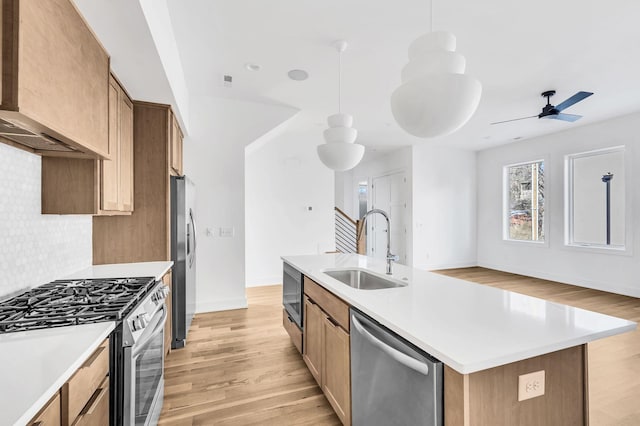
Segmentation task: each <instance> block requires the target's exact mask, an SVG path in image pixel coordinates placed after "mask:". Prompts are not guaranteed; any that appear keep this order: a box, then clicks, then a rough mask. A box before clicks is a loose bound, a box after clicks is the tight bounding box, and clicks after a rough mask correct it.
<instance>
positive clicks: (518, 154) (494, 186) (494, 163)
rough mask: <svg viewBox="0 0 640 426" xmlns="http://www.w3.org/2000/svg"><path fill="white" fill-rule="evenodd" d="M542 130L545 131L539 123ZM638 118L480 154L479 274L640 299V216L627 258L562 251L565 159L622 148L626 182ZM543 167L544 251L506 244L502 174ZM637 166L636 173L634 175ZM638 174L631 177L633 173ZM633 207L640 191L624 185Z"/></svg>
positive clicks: (637, 156) (634, 162) (635, 161)
mask: <svg viewBox="0 0 640 426" xmlns="http://www.w3.org/2000/svg"><path fill="white" fill-rule="evenodd" d="M540 124H541V125H543V124H544V123H540ZM639 134H640V114H632V115H628V116H624V117H620V118H616V119H613V120H608V121H604V122H601V123H596V124H591V125H588V126H583V127H577V128H571V127H570V125H568V130H567V131H565V132H562V133H557V134H554V135H549V136H544V137H539V138H535V139H529V140H525V141H522V142H518V143H514V144H509V145H505V146H501V147H497V148H493V149H489V150H485V151H481V152H479V153H478V263H479V265H480V266H485V267H488V268H494V269H499V270H503V271H508V272H513V273H518V274H523V275H529V276H533V277H539V278H546V279H551V280H555V281H560V282H566V283H570V284H576V285H580V286H584V287H591V288H596V289H602V290H606V291H612V292H616V293H622V294H627V295H631V296H635V297H638V296H640V282H639V281H638V273H639V272H640V215H639V214H638V212H637V211H636V210H634V211H633V213H632V215H631V217H632V220H631V222H630V223H629V225H630V228H631V229H629V231H630V232H629V236H631V235H632V236H633V241H632V242H631V244H630V247H629V249H630V251H631V253H627V255H621V254H612V253H606V254H603V253H602V252H598V251H596V250H589V249H581V248H568V247H565V246H564V190H563V185H564V156H565V155H568V154H573V153H578V152H585V151H590V150H595V149H600V148H605V147H611V146H617V145H625V146H626V152H625V156H626V160H627V167H626V168H625V169H626V173H627V177H626V181H627V182H628V183H631V182H638V177H637V176H636V175H634V173H637V171H638V165H639V164H640V150H638V148H637V145H638V142H639ZM539 158H544V159H545V162H546V164H545V169H546V176H545V186H546V188H545V191H546V194H545V202H546V213H547V215H546V220H547V221H548V224H549V228H548V229H549V231H548V235H547V244H545V245H533V244H530V243H522V242H508V241H503V240H502V213H503V212H502V167H503V166H504V165H507V164H510V163H516V162H520V161H527V160H531V159H534V160H535V159H539ZM631 166H632V167H631ZM632 168H633V170H632ZM627 187H628V188H627V194H628V196H629V198H628V202H630V203H631V204H632V206H633V207H632V208H633V209H638V208H639V206H640V185H637V184H636V185H633V184H630V185H627Z"/></svg>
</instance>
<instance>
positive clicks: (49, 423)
mask: <svg viewBox="0 0 640 426" xmlns="http://www.w3.org/2000/svg"><path fill="white" fill-rule="evenodd" d="M60 422H61V419H60V392H56V394H55V396H54V397H53V398H51V400H50V401H49V402H48V403H47V405H46V406H45V407H44V408H43V409H42V410H41V411H40V413H38V415H37V416H36V417H35V418H34V419H33V420H32V421H30V422H29V426H60Z"/></svg>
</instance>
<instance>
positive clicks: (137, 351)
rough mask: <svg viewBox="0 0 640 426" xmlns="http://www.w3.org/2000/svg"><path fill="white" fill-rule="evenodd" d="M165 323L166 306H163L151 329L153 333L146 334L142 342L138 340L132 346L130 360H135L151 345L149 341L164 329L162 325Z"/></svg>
mask: <svg viewBox="0 0 640 426" xmlns="http://www.w3.org/2000/svg"><path fill="white" fill-rule="evenodd" d="M166 321H167V306H166V305H165V306H163V307H162V316H161V318H160V319H159V320H158V322H157V323H156V325H155V327H154V328H153V331H152V332H151V333H148V334H146V335H145V338H144V339H143V340H140V341H139V342H136V344H135V345H133V347H132V351H131V356H132V358H136V357H137V356H138V355H139V354H140V352H142V351H143V350H144V349H145V348H146V347H147V346H148V345H149V343H151V341H152V340H153V338H154V337H155V336H156V335H157V334H158V332H160V331H162V330H163V329H164V325H165V322H166Z"/></svg>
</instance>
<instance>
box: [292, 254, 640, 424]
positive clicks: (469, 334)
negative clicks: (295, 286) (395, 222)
mask: <svg viewBox="0 0 640 426" xmlns="http://www.w3.org/2000/svg"><path fill="white" fill-rule="evenodd" d="M283 260H284V261H285V262H287V263H289V264H290V265H292V266H294V267H295V268H297V269H298V270H300V271H301V272H302V273H303V274H304V275H305V276H306V277H308V278H309V279H311V280H313V281H314V282H315V283H317V284H319V285H320V286H322V287H323V288H324V289H326V290H328V291H329V292H330V293H332V294H333V295H335V296H337V297H338V298H340V299H342V300H343V301H344V302H346V303H347V304H349V305H350V306H352V307H354V308H357V309H358V310H359V311H361V312H363V313H365V314H366V315H368V316H369V317H371V318H372V319H374V320H375V321H377V322H378V323H380V324H381V325H382V326H384V327H386V328H387V329H389V330H391V331H392V332H394V333H396V334H397V335H399V336H401V337H402V338H404V339H406V340H407V341H408V342H410V343H412V344H413V345H415V346H417V347H418V348H420V349H422V350H423V351H425V352H427V353H429V354H431V355H432V356H434V357H435V358H437V359H439V360H440V361H442V362H443V363H444V364H445V368H444V413H445V415H444V418H445V424H447V425H458V424H459V425H469V424H492V425H499V424H505V425H507V424H523V425H525V424H540V425H542V424H562V423H564V424H587V423H588V400H587V396H588V390H587V386H588V380H587V375H586V374H587V370H588V368H587V345H586V344H587V343H588V342H591V341H594V340H597V339H601V338H605V337H608V336H613V335H615V334H620V333H623V332H627V331H631V330H634V329H635V327H636V324H635V323H633V322H631V321H627V320H622V319H619V318H614V317H611V316H607V315H602V314H598V313H595V312H590V311H586V310H583V309H578V308H573V307H570V306H566V305H561V304H557V303H552V302H548V301H545V300H542V299H538V298H534V297H529V296H525V295H521V294H517V293H513V292H509V291H505V290H500V289H496V288H492V287H487V286H482V285H478V284H474V283H470V282H466V281H463V280H459V279H454V278H450V277H446V276H442V275H438V274H434V273H430V272H427V271H422V270H417V269H413V268H409V267H406V266H403V265H397V264H396V265H393V274H392V275H391V278H392V279H394V280H397V281H398V282H403V283H406V284H407V285H406V286H404V287H397V288H388V289H380V290H358V289H355V288H352V287H349V286H347V285H345V284H343V283H342V282H340V281H338V280H336V279H334V278H332V277H330V276H329V275H327V274H326V273H325V272H327V271H330V270H336V269H354V268H356V269H362V270H366V271H370V272H373V273H374V274H378V275H380V276H385V274H384V272H385V262H384V261H381V260H377V259H373V258H369V257H365V256H360V255H355V254H331V255H314V256H287V257H283ZM540 370H544V371H545V372H546V389H545V393H544V395H542V396H539V397H536V398H531V399H527V400H523V401H519V400H518V399H519V398H518V396H519V390H518V380H519V376H521V375H523V374H528V373H531V372H536V371H540Z"/></svg>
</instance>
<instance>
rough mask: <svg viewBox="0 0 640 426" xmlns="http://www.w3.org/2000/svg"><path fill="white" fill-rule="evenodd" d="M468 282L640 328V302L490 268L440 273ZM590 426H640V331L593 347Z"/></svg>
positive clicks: (631, 298)
mask: <svg viewBox="0 0 640 426" xmlns="http://www.w3.org/2000/svg"><path fill="white" fill-rule="evenodd" d="M438 272H439V273H441V274H444V275H448V276H451V277H455V278H461V279H463V280H467V281H473V282H477V283H480V284H485V285H490V286H493V287H498V288H502V289H505V290H510V291H513V292H516V293H521V294H526V295H529V296H535V297H539V298H541V299H546V300H550V301H553V302H558V303H563V304H565V305H570V306H575V307H578V308H583V309H588V310H590V311H595V312H600V313H603V314H607V315H612V316H616V317H620V318H624V319H628V320H631V321H636V322H640V299H637V298H633V297H627V296H620V295H617V294H612V293H606V292H603V291H597V290H591V289H586V288H582V287H576V286H572V285H567V284H560V283H557V282H553V281H546V280H540V279H537V278H531V277H525V276H522V275H515V274H509V273H506V272H499V271H494V270H491V269H485V268H463V269H450V270H444V271H438ZM588 348H589V421H590V424H591V425H593V426H637V425H640V331H639V330H636V331H634V332H630V333H625V334H621V335H618V336H613V337H608V338H606V339H602V340H598V341H596V342H593V343H590V344H589V345H588Z"/></svg>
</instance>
